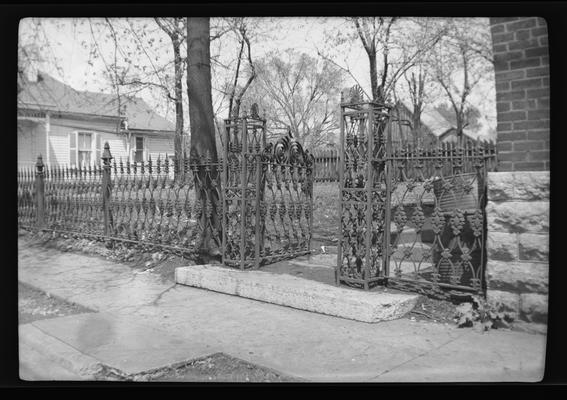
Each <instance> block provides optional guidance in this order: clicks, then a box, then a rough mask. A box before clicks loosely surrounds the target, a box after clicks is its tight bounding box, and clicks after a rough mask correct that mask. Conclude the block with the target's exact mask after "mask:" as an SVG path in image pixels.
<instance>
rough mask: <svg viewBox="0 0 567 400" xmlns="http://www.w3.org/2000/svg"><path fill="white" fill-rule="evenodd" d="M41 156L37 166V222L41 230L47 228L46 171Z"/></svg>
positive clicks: (38, 157) (38, 158)
mask: <svg viewBox="0 0 567 400" xmlns="http://www.w3.org/2000/svg"><path fill="white" fill-rule="evenodd" d="M44 167H45V166H44V164H43V158H42V157H41V154H40V155H38V156H37V162H36V164H35V168H36V171H35V196H36V201H37V220H36V224H37V227H38V228H39V229H41V228H43V227H44V226H45V171H44Z"/></svg>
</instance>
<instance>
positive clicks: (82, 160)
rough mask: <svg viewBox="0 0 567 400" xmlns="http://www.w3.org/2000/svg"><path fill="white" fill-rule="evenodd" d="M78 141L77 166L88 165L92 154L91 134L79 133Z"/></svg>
mask: <svg viewBox="0 0 567 400" xmlns="http://www.w3.org/2000/svg"><path fill="white" fill-rule="evenodd" d="M78 139H79V147H78V148H77V152H78V153H77V154H78V156H79V165H90V164H91V158H92V152H93V139H92V134H90V133H85V132H79V133H78Z"/></svg>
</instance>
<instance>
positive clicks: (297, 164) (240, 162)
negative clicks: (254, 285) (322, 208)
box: [222, 115, 314, 269]
mask: <svg viewBox="0 0 567 400" xmlns="http://www.w3.org/2000/svg"><path fill="white" fill-rule="evenodd" d="M225 128H226V130H225V135H224V157H223V173H224V182H225V186H224V188H223V192H224V196H223V218H224V220H223V237H222V247H223V264H224V265H228V266H234V267H238V268H240V269H246V268H258V267H259V266H260V265H261V264H265V263H271V262H275V261H278V260H281V259H285V258H291V257H297V256H300V255H303V254H308V253H309V252H310V243H311V226H312V219H313V164H314V162H313V161H314V160H313V157H312V156H311V155H310V154H309V152H308V151H305V150H303V148H302V147H301V145H300V144H299V143H298V142H296V141H294V140H293V139H291V138H290V137H289V136H284V137H282V138H280V139H279V140H277V141H276V142H275V143H268V144H266V121H265V120H264V119H262V118H260V117H258V116H257V115H256V116H254V115H252V116H244V117H241V118H235V119H228V120H225Z"/></svg>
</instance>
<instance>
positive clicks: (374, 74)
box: [368, 51, 381, 101]
mask: <svg viewBox="0 0 567 400" xmlns="http://www.w3.org/2000/svg"><path fill="white" fill-rule="evenodd" d="M368 61H369V62H370V85H371V86H372V100H374V101H381V99H380V90H379V88H378V70H377V68H376V52H374V53H373V52H371V51H368Z"/></svg>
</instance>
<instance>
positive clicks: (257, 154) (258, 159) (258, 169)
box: [253, 120, 266, 269]
mask: <svg viewBox="0 0 567 400" xmlns="http://www.w3.org/2000/svg"><path fill="white" fill-rule="evenodd" d="M265 126H266V121H265V120H264V121H263V123H262V138H261V140H262V145H261V146H260V143H258V142H257V140H258V138H257V137H255V138H254V139H255V140H256V148H255V149H253V150H255V151H254V156H253V157H254V158H253V159H254V168H255V173H256V176H255V185H254V189H255V191H256V197H255V199H256V202H255V207H256V214H255V219H254V222H255V224H254V225H255V232H254V237H255V240H256V243H255V246H254V268H255V269H258V268H260V258H261V257H260V251H261V249H263V247H264V238H263V227H264V220H263V219H262V217H261V207H262V203H263V201H264V196H263V192H264V187H263V185H262V172H263V167H264V165H263V164H264V163H263V160H262V153H261V150H263V149H265V148H266V135H265ZM254 129H256V128H254Z"/></svg>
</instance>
